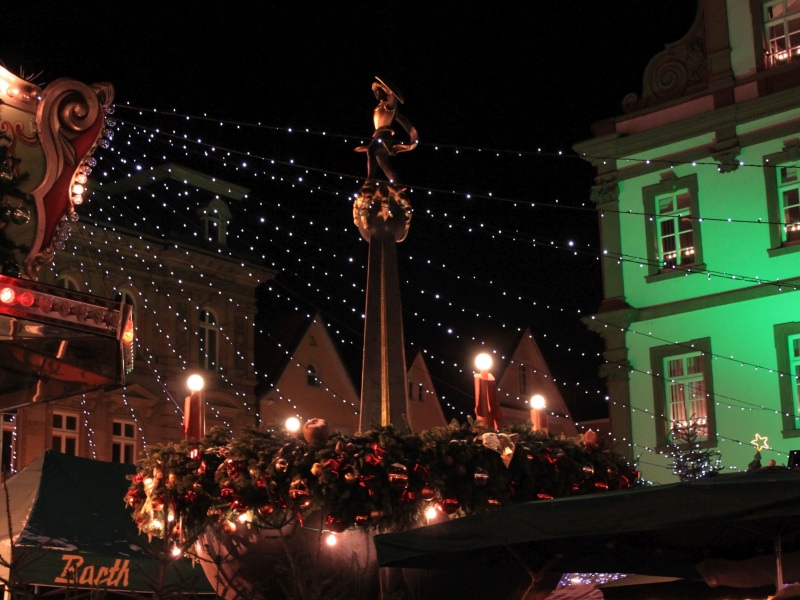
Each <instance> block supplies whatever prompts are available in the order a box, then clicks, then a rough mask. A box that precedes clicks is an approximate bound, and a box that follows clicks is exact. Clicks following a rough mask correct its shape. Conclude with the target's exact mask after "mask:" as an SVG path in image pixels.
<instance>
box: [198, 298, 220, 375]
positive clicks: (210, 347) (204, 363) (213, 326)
mask: <svg viewBox="0 0 800 600" xmlns="http://www.w3.org/2000/svg"><path fill="white" fill-rule="evenodd" d="M199 337H200V365H201V367H202V368H203V369H206V370H207V371H216V370H217V365H218V359H219V344H218V342H219V326H218V325H217V317H216V315H215V314H214V313H213V312H211V311H210V310H203V311H200V331H199Z"/></svg>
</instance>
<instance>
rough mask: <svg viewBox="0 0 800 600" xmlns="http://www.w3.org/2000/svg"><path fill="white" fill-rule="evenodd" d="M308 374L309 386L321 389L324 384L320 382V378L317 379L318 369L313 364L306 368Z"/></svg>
mask: <svg viewBox="0 0 800 600" xmlns="http://www.w3.org/2000/svg"><path fill="white" fill-rule="evenodd" d="M306 374H307V375H306V376H307V380H308V385H310V386H313V387H320V386H321V385H322V382H321V381H320V380H319V377H317V368H316V367H315V366H314V365H312V364H309V365H308V367H307V368H306Z"/></svg>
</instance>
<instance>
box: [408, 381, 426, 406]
mask: <svg viewBox="0 0 800 600" xmlns="http://www.w3.org/2000/svg"><path fill="white" fill-rule="evenodd" d="M423 393H424V389H423V387H422V383H414V382H413V381H411V380H410V379H409V380H408V399H409V400H416V401H417V402H422V400H423Z"/></svg>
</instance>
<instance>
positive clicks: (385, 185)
mask: <svg viewBox="0 0 800 600" xmlns="http://www.w3.org/2000/svg"><path fill="white" fill-rule="evenodd" d="M372 92H373V93H374V94H375V98H376V99H377V100H378V105H377V106H376V107H375V110H374V111H373V115H372V116H373V120H374V123H375V132H374V133H373V134H372V139H371V140H370V142H369V143H368V144H366V145H363V146H359V147H357V148H356V151H357V152H365V153H366V155H367V178H366V180H365V181H364V184H363V185H362V186H361V189H360V190H359V191H358V194H357V196H356V199H355V201H354V202H353V221H354V222H355V224H356V226H357V227H358V231H359V233H360V234H361V237H362V238H364V240H366V241H367V242H368V243H369V259H368V266H367V298H366V308H365V310H364V315H365V318H364V352H363V366H362V371H361V410H360V412H359V431H365V430H367V429H368V428H370V427H373V426H384V427H385V426H389V425H391V426H393V427H395V428H398V429H402V430H405V429H407V428H408V418H407V401H408V398H407V388H408V386H407V374H406V361H405V349H404V342H403V318H402V309H401V302H400V282H399V276H398V270H397V250H396V247H395V246H396V244H397V242H402V241H403V240H404V239H405V238H406V235H407V234H408V228H409V226H410V224H411V204H410V203H409V201H408V198H406V195H405V190H406V187H405V182H402V181H400V179H399V177H398V175H397V172H396V171H395V169H394V168H393V165H392V162H391V161H392V158H393V157H394V156H395V155H397V154H399V153H401V152H408V151H409V150H413V149H414V148H416V146H417V141H418V138H417V130H416V128H415V127H414V125H412V124H411V121H409V120H408V119H407V118H406V117H405V116H403V115H402V114H400V113H399V112H398V106H399V105H400V104H403V97H402V96H401V95H400V94H399V93H398V91H397V89H396V88H393V87H390V86H389V85H387V84H386V82H384V81H382V80H381V79H380V78H378V77H376V78H375V81H374V82H373V84H372ZM395 123H396V124H398V125H399V126H400V127H402V128H403V130H405V132H406V133H407V134H408V136H409V137H410V140H409V141H408V142H405V141H400V140H398V139H396V138H395V131H394V129H392V127H393V126H394V125H395ZM378 169H380V170H381V171H383V175H384V176H385V179H381V178H379V176H378V173H377V171H378Z"/></svg>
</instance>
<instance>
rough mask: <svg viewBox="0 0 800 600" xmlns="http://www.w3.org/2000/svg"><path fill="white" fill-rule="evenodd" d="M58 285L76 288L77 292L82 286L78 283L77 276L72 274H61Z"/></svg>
mask: <svg viewBox="0 0 800 600" xmlns="http://www.w3.org/2000/svg"><path fill="white" fill-rule="evenodd" d="M56 286H57V287H60V288H63V289H65V290H75V291H76V292H79V291H80V286H79V285H78V282H77V281H75V278H74V277H72V275H59V277H58V279H57V280H56Z"/></svg>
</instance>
